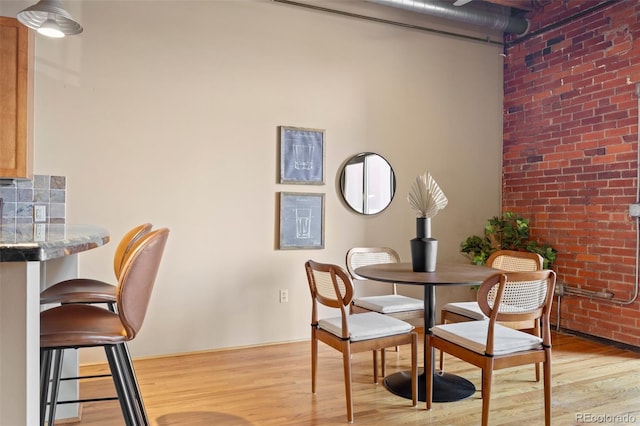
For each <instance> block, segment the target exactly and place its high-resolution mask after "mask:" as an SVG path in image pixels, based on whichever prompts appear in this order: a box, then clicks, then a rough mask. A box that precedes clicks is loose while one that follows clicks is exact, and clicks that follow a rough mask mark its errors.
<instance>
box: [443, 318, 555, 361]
mask: <svg viewBox="0 0 640 426" xmlns="http://www.w3.org/2000/svg"><path fill="white" fill-rule="evenodd" d="M488 329H489V321H467V322H458V323H453V324H442V325H437V326H435V327H432V328H431V332H432V333H433V334H434V335H436V336H438V337H441V338H443V339H445V340H448V341H450V342H452V343H455V344H456V345H459V346H463V347H465V348H467V349H470V350H472V351H474V352H477V353H479V354H484V353H485V350H486V343H487V331H488ZM541 344H542V339H541V338H540V337H537V336H534V335H532V334H529V333H525V332H523V331H518V330H514V329H512V328H509V327H505V326H503V325H500V324H495V328H494V341H493V351H494V352H493V355H504V354H509V353H514V352H520V351H526V350H530V349H539V348H540V346H541Z"/></svg>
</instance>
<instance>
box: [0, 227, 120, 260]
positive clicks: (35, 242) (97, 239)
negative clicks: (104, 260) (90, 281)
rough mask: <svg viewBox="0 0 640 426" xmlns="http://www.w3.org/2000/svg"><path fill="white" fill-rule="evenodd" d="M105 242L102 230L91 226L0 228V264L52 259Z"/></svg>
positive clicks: (107, 238)
mask: <svg viewBox="0 0 640 426" xmlns="http://www.w3.org/2000/svg"><path fill="white" fill-rule="evenodd" d="M108 242H109V233H108V232H107V230H106V229H104V228H101V227H99V226H94V225H70V224H45V223H25V224H17V225H3V226H0V262H31V261H36V262H37V261H44V260H49V259H55V258H58V257H63V256H69V255H72V254H75V253H80V252H83V251H87V250H91V249H92V248H96V247H100V246H103V245H105V244H107V243H108Z"/></svg>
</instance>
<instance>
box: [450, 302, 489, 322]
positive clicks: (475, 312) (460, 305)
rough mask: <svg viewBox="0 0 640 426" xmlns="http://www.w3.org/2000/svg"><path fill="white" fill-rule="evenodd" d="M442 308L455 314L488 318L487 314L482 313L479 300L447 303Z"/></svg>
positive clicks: (477, 318)
mask: <svg viewBox="0 0 640 426" xmlns="http://www.w3.org/2000/svg"><path fill="white" fill-rule="evenodd" d="M442 310H444V311H449V312H453V313H454V314H458V315H462V316H464V317H467V318H472V319H474V320H483V319H487V316H486V315H485V314H483V313H482V310H481V309H480V305H478V302H456V303H447V304H446V305H444V306H443V307H442Z"/></svg>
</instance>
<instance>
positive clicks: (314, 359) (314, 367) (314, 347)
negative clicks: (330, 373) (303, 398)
mask: <svg viewBox="0 0 640 426" xmlns="http://www.w3.org/2000/svg"><path fill="white" fill-rule="evenodd" d="M317 372H318V339H317V337H316V329H315V327H312V328H311V393H313V394H315V393H316V374H317Z"/></svg>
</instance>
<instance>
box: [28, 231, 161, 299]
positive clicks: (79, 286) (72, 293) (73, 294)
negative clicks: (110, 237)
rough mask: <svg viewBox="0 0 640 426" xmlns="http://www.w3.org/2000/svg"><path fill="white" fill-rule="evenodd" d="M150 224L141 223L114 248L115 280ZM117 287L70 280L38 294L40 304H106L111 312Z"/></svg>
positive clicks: (104, 283) (102, 282)
mask: <svg viewBox="0 0 640 426" xmlns="http://www.w3.org/2000/svg"><path fill="white" fill-rule="evenodd" d="M151 228H152V225H151V224H150V223H143V224H142V225H138V226H136V227H135V228H133V229H131V230H130V231H129V232H127V233H126V234H125V235H124V236H123V237H122V239H121V240H120V242H119V243H118V246H117V247H116V252H115V253H114V256H113V272H114V274H115V277H116V279H118V278H119V277H120V271H121V269H122V266H123V264H124V260H125V257H126V255H127V253H128V251H129V250H131V248H132V247H133V245H134V244H135V242H136V241H137V240H138V239H139V238H140V237H142V236H143V235H145V234H147V233H148V232H149V231H151ZM116 290H117V287H116V286H115V285H113V284H110V283H107V282H104V281H100V280H94V279H90V278H72V279H69V280H65V281H61V282H59V283H56V284H54V285H52V286H51V287H49V288H46V289H45V290H43V291H42V292H41V293H40V304H41V305H47V304H52V303H60V304H65V303H106V304H107V305H108V307H109V309H111V310H112V311H113V310H114V309H115V303H116Z"/></svg>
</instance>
